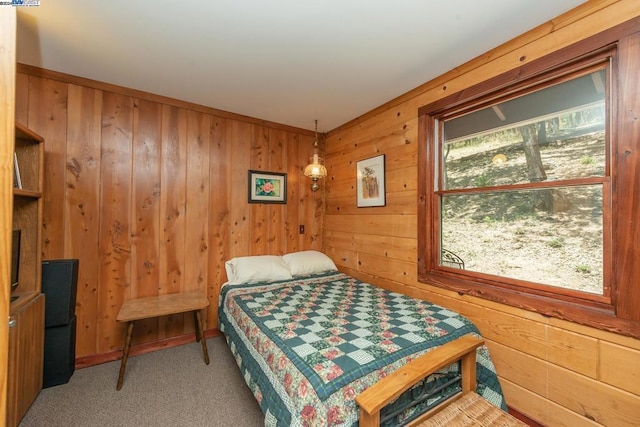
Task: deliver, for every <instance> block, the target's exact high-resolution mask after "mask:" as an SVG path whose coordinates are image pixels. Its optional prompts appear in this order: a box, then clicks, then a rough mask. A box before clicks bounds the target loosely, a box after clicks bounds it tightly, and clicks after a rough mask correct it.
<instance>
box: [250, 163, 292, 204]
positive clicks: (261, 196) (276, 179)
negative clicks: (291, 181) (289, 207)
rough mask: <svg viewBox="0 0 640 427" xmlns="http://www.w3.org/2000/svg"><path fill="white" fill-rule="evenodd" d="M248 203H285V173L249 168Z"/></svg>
mask: <svg viewBox="0 0 640 427" xmlns="http://www.w3.org/2000/svg"><path fill="white" fill-rule="evenodd" d="M248 197H249V200H248V201H249V203H282V204H285V203H287V174H286V173H277V172H264V171H257V170H249V192H248Z"/></svg>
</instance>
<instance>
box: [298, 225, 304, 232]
mask: <svg viewBox="0 0 640 427" xmlns="http://www.w3.org/2000/svg"><path fill="white" fill-rule="evenodd" d="M298 232H299V233H300V234H304V225H301V226H300V228H299V231H298Z"/></svg>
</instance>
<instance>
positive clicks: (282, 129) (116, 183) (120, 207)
mask: <svg viewBox="0 0 640 427" xmlns="http://www.w3.org/2000/svg"><path fill="white" fill-rule="evenodd" d="M16 92H17V100H16V119H17V120H18V121H20V122H21V123H23V124H25V125H27V126H28V127H29V128H31V129H33V130H34V131H35V132H37V133H38V134H40V135H42V136H43V137H44V138H45V178H46V179H45V191H44V194H45V196H44V198H45V203H44V226H43V227H44V230H43V244H42V247H43V259H45V260H46V259H63V258H78V259H79V260H80V268H79V278H78V295H77V304H76V314H77V316H78V321H77V324H78V329H77V342H76V356H77V357H78V358H82V357H86V356H94V355H100V354H105V353H109V352H113V351H116V350H120V349H121V348H122V346H123V334H124V329H123V325H121V324H119V323H118V322H116V320H115V319H116V315H117V313H118V310H119V309H120V306H121V304H122V301H123V300H125V299H128V298H132V297H141V296H150V295H158V294H167V293H173V292H179V291H182V290H185V291H186V290H200V291H202V292H203V293H206V294H207V296H208V298H209V300H210V302H211V305H210V307H209V310H208V312H207V316H206V317H205V318H206V328H207V329H213V328H217V324H218V323H217V322H218V319H217V303H218V293H219V289H220V285H221V284H222V283H223V282H224V281H225V280H226V274H225V271H224V262H225V261H226V260H228V259H230V258H232V257H235V256H246V255H260V254H283V253H287V252H292V251H297V250H305V249H321V245H322V235H321V230H322V219H323V217H322V213H323V209H324V206H323V202H322V192H317V193H313V192H312V191H311V189H310V185H311V182H310V180H309V179H308V178H306V177H304V175H303V174H302V169H303V168H304V166H305V164H306V162H307V160H308V158H309V156H310V154H311V152H312V144H313V138H314V137H313V133H312V132H311V131H306V130H301V129H296V128H291V127H287V126H284V125H278V124H275V123H268V122H264V121H259V120H256V119H251V118H247V117H243V116H239V115H234V114H230V113H226V112H223V111H218V110H214V109H208V108H205V107H202V106H197V105H192V104H188V103H184V102H180V101H176V100H172V99H166V98H162V97H159V96H154V95H151V94H146V93H142V92H138V91H132V90H127V89H124V88H119V87H115V86H110V85H106V84H102V83H99V82H94V81H89V80H85V79H80V78H76V77H72V76H68V75H63V74H59V73H54V72H49V71H45V70H40V69H35V68H32V67H28V66H24V65H19V66H18V74H17V90H16ZM310 125H311V123H310ZM249 169H255V170H265V171H274V172H286V173H287V174H288V191H287V193H288V203H287V204H285V205H282V204H249V203H248V201H247V191H248V182H247V181H248V170H249ZM301 224H304V225H305V231H306V232H305V234H304V235H300V234H298V226H299V225H301ZM191 331H193V320H192V316H184V315H175V316H171V317H167V318H161V319H154V320H149V321H144V322H138V325H137V326H136V332H135V336H134V344H136V343H137V344H141V343H151V342H155V341H158V340H161V339H164V338H172V337H178V336H181V335H184V334H186V333H190V332H191Z"/></svg>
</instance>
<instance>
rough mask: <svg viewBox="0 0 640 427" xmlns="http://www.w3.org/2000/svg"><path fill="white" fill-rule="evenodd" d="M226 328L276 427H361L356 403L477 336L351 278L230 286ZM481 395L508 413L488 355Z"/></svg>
mask: <svg viewBox="0 0 640 427" xmlns="http://www.w3.org/2000/svg"><path fill="white" fill-rule="evenodd" d="M219 308H220V309H219V315H220V329H221V330H222V332H223V333H224V335H225V338H226V339H227V342H228V344H229V347H230V349H231V351H232V353H233V354H234V357H235V359H236V362H237V363H238V366H239V367H240V369H241V371H242V374H243V376H244V379H245V381H246V382H247V384H248V386H249V388H250V389H251V390H252V392H253V394H254V396H255V397H256V399H257V400H258V402H259V404H260V407H261V408H262V410H263V412H264V413H265V425H267V426H328V425H331V426H353V425H357V422H358V407H357V404H356V403H355V400H354V399H355V397H356V396H357V395H358V394H359V393H360V392H362V391H363V390H364V389H366V388H367V387H369V386H370V385H372V384H374V383H376V382H377V381H378V380H379V379H380V378H383V377H384V376H386V375H387V374H388V373H390V372H392V371H394V370H396V369H398V368H399V367H400V366H402V365H404V364H406V363H408V362H409V361H410V360H412V359H414V358H416V357H418V356H420V355H421V354H424V353H425V352H426V351H429V350H430V349H432V348H434V347H437V346H440V345H442V344H444V343H446V342H448V341H451V340H454V339H455V338H458V337H460V336H462V335H465V334H469V333H471V334H477V335H479V332H478V330H477V328H476V327H475V326H474V325H473V324H472V323H471V322H470V321H469V320H467V319H466V318H464V317H462V316H460V315H459V314H457V313H455V312H452V311H450V310H447V309H445V308H443V307H440V306H437V305H434V304H430V303H429V302H426V301H423V300H419V299H414V298H410V297H408V296H406V295H402V294H398V293H394V292H390V291H387V290H384V289H381V288H378V287H375V286H372V285H369V284H367V283H363V282H360V281H358V280H357V279H355V278H353V277H350V276H347V275H345V274H342V273H337V272H333V273H327V274H323V275H316V276H311V277H307V278H303V279H294V280H291V281H286V282H279V283H268V284H267V283H259V284H251V285H233V286H231V285H226V286H224V287H223V288H222V291H221V295H220V307H219ZM477 375H478V390H477V391H478V393H479V394H480V395H482V396H483V397H485V398H486V399H487V400H489V401H490V402H491V403H493V404H495V405H496V406H499V407H503V408H504V407H505V405H504V401H503V397H502V391H501V389H500V384H499V382H498V380H497V377H496V375H495V370H494V367H493V363H492V362H491V360H490V358H489V354H488V351H487V349H486V347H482V348H481V349H479V351H478V358H477Z"/></svg>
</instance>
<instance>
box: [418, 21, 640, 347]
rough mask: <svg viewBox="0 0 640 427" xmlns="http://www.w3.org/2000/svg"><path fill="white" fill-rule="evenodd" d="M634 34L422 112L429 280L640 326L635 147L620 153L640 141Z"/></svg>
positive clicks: (611, 326) (585, 319) (552, 311)
mask: <svg viewBox="0 0 640 427" xmlns="http://www.w3.org/2000/svg"><path fill="white" fill-rule="evenodd" d="M617 30H618V31H619V30H620V29H617ZM619 35H620V33H619V32H618V33H615V32H613V33H610V34H609V38H612V39H614V38H615V37H618V36H619ZM632 38H633V39H635V38H638V37H637V36H635V35H632V36H628V37H627V36H625V37H623V38H622V39H621V40H618V39H614V40H611V41H609V42H608V43H609V44H608V46H606V45H604V46H605V47H598V46H596V48H594V46H593V40H586V41H584V42H582V43H580V44H579V45H578V46H573V47H572V49H566V50H564V51H561V52H558V53H556V54H554V57H553V58H543V60H540V61H537V62H535V63H531V64H529V65H528V66H527V67H526V68H525V67H523V69H522V70H519V73H517V74H518V78H516V79H513V75H514V73H511V74H507V75H504V76H497V77H496V78H493V79H492V80H490V81H488V82H485V83H483V84H480V85H478V86H476V87H473V88H470V89H468V90H465V91H464V92H462V93H461V94H454V95H452V96H450V97H447V98H445V99H443V100H440V101H438V102H436V103H434V104H431V105H428V106H425V107H422V108H421V109H420V112H419V115H420V127H419V129H420V130H419V132H420V141H423V143H422V144H421V147H420V153H419V162H420V163H419V164H420V167H419V170H420V172H419V177H420V185H419V195H420V203H419V221H420V222H419V224H420V226H419V230H418V234H419V237H418V239H419V251H420V253H419V262H418V269H419V271H418V276H419V280H420V281H422V282H425V283H429V284H433V285H437V286H441V287H444V288H447V289H451V290H455V291H457V292H460V293H468V294H472V295H476V296H479V297H482V298H488V299H492V300H495V301H499V302H502V303H506V304H510V305H514V306H518V307H521V308H526V309H529V310H533V311H538V312H541V313H543V314H545V315H550V316H555V317H560V318H564V319H568V320H572V321H576V322H579V323H583V324H588V325H591V326H596V327H599V328H603V329H608V330H612V331H616V332H619V333H623V334H626V335H632V336H636V337H639V336H640V313H638V310H633V309H632V306H633V305H634V301H635V304H638V303H640V292H639V291H638V290H635V289H637V287H638V285H637V283H640V281H639V279H640V271H638V268H637V267H635V266H634V265H632V264H633V262H632V261H630V259H629V257H631V259H640V253H635V254H634V253H633V251H638V248H637V245H635V244H634V237H633V236H634V235H635V236H636V237H635V239H636V240H635V241H637V237H638V234H640V231H638V230H637V227H632V226H628V224H629V223H630V222H634V221H638V218H637V217H638V213H637V209H638V207H639V206H638V202H631V201H629V200H626V199H625V197H624V195H623V194H622V189H626V190H624V191H631V192H632V193H631V194H632V197H631V199H636V200H637V199H638V198H639V197H638V194H637V191H638V187H637V185H635V183H637V182H639V181H638V178H640V172H639V171H638V169H639V168H638V163H636V162H637V161H638V160H637V159H636V157H637V154H636V153H635V151H636V150H635V149H636V148H637V147H634V150H633V151H631V150H622V149H623V146H624V145H629V144H631V145H633V144H637V143H638V142H637V126H638V125H637V123H636V124H635V126H636V129H635V130H633V129H631V127H630V126H622V125H621V123H622V121H623V117H624V116H625V115H626V112H627V110H623V109H624V108H627V107H629V106H630V105H633V107H635V108H637V107H638V106H637V104H638V101H636V100H635V99H634V98H638V96H637V94H634V93H633V92H632V93H625V92H624V91H623V90H622V89H621V88H622V87H625V85H627V84H631V86H633V87H634V88H635V84H634V83H630V81H629V82H627V81H626V79H630V80H633V79H635V77H634V75H633V73H625V72H622V70H621V69H622V68H624V69H625V70H632V69H633V68H629V67H633V65H631V64H636V65H635V66H636V67H637V64H640V51H639V48H638V46H640V44H639V43H638V42H637V40H636V41H635V44H634V42H632V41H630V39H632ZM602 39H603V37H600V39H598V40H602ZM604 39H606V37H604ZM612 42H613V43H612ZM600 46H603V45H600ZM620 46H634V48H633V49H631V48H629V49H624V50H622V49H620ZM581 50H582V51H583V53H582V54H580V53H578V55H580V56H578V57H576V52H580V51H581ZM569 55H571V56H569ZM550 64H556V65H550ZM510 76H511V77H510ZM510 79H511V81H510ZM636 90H637V89H636ZM629 111H630V110H629ZM634 132H636V133H635V137H634V136H633V135H634ZM626 138H629V139H626ZM621 150H622V152H624V153H626V154H625V155H626V158H625V160H629V159H628V157H629V156H633V157H634V159H633V163H630V162H627V161H624V162H621V161H619V159H620V157H619V156H618V154H617V153H620V152H621ZM629 165H631V166H629ZM630 167H631V169H629V168H630ZM629 188H630V190H629ZM634 192H635V194H634ZM627 196H628V194H627ZM634 210H635V211H634ZM625 224H626V225H625ZM629 250H631V251H632V252H631V253H628V252H625V253H623V251H629ZM623 296H625V297H627V298H623ZM636 306H637V305H636Z"/></svg>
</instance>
